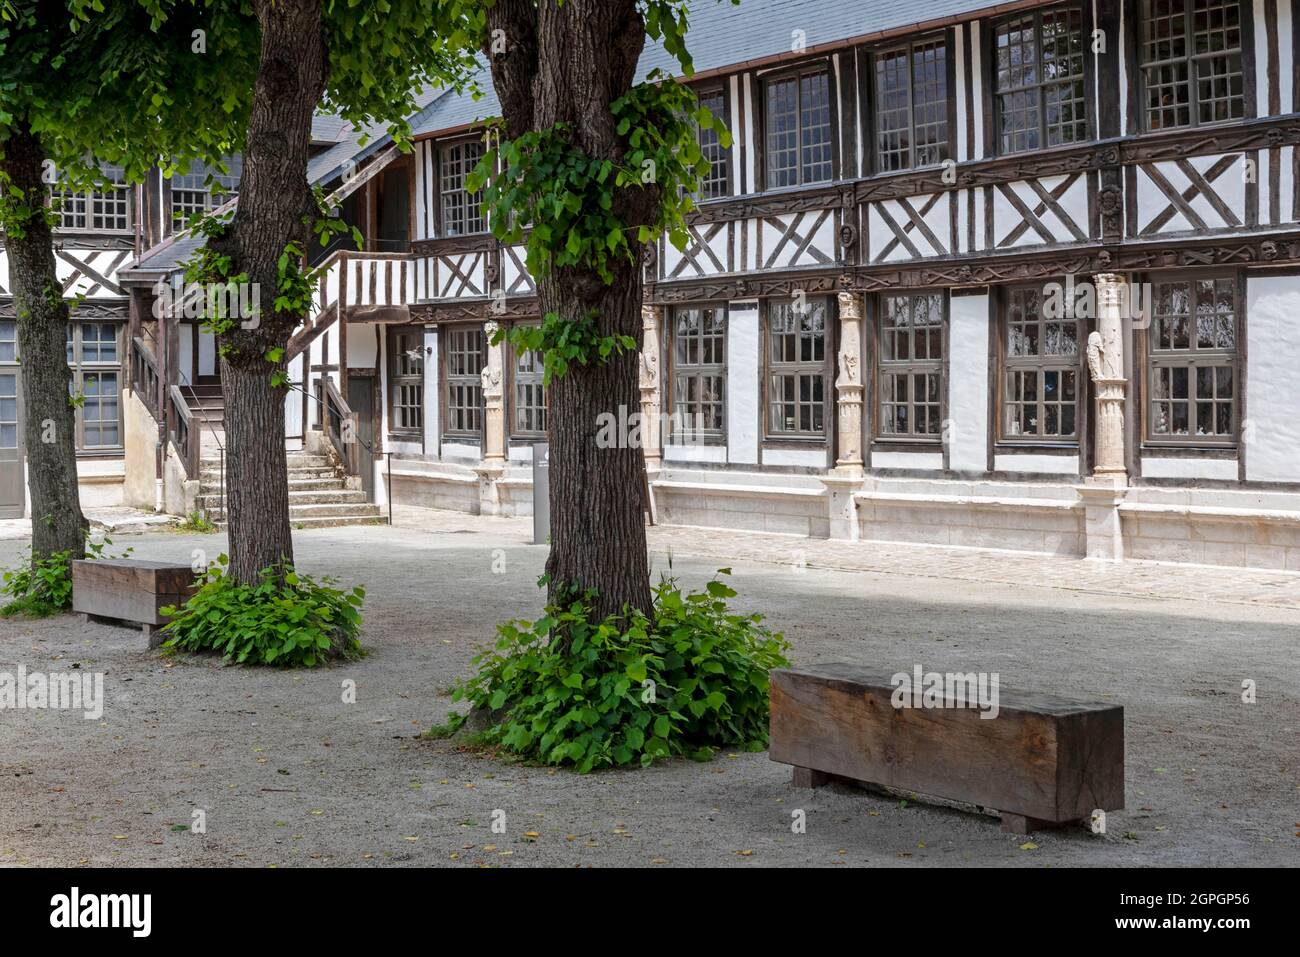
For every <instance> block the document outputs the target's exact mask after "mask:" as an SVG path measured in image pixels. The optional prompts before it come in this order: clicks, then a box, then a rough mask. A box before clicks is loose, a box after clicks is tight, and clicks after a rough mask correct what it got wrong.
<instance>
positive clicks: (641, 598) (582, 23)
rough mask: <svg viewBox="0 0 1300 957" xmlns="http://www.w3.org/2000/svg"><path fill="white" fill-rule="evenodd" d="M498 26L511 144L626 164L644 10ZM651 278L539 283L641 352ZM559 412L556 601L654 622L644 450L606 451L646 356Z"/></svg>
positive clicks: (506, 20)
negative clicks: (557, 130)
mask: <svg viewBox="0 0 1300 957" xmlns="http://www.w3.org/2000/svg"><path fill="white" fill-rule="evenodd" d="M488 26H489V28H500V29H502V30H504V31H505V36H506V37H507V40H508V43H509V44H510V46H509V48H508V50H507V51H506V52H505V54H504V55H497V56H494V58H493V62H492V73H493V84H494V86H495V87H496V90H497V94H498V97H499V99H500V100H501V106H502V116H503V119H504V120H505V123H506V135H507V136H509V137H510V138H512V139H513V138H516V137H518V136H521V135H523V134H524V133H526V132H529V131H531V130H550V129H552V128H553V127H554V126H555V125H556V124H560V123H562V124H565V126H566V127H567V128H568V130H569V136H570V138H571V140H572V142H573V143H574V144H575V145H576V146H578V147H579V148H580V149H582V151H583V152H584V153H586V155H587V156H589V157H592V158H594V159H601V160H604V159H608V160H614V161H618V160H620V159H621V158H622V156H623V153H624V151H625V144H624V142H623V140H622V138H621V137H620V136H619V135H618V130H617V127H616V124H615V121H614V118H613V114H612V113H611V112H610V104H611V103H612V102H613V101H614V100H616V99H618V98H619V97H621V96H623V95H624V94H625V93H627V92H628V90H629V89H631V87H632V83H633V81H634V80H635V78H636V64H637V60H638V59H639V57H640V55H641V49H642V47H643V46H644V45H645V24H644V22H643V21H642V19H641V15H640V13H639V12H638V10H637V4H636V2H635V0H565V2H564V3H557V2H555V0H542V2H540V3H538V4H537V5H536V6H535V7H534V6H533V5H532V4H531V3H529V2H528V0H500V2H499V3H497V4H496V5H494V7H493V8H491V9H490V10H489V12H488ZM657 205H658V192H657V188H656V187H649V188H644V189H635V190H631V189H624V190H622V191H621V192H620V193H619V194H617V195H616V197H615V205H614V210H615V212H617V213H618V214H619V215H620V218H621V219H622V220H623V221H624V222H625V223H627V224H629V225H635V224H638V223H644V222H649V221H650V218H649V211H650V210H652V209H654V208H657ZM637 252H638V253H639V252H640V248H639V247H637ZM641 268H642V267H641V263H640V261H639V258H638V260H637V261H636V262H631V261H629V262H621V263H618V264H616V265H615V267H614V270H613V271H614V274H615V281H614V283H613V284H606V283H605V282H604V281H603V280H602V279H601V277H600V275H599V274H598V273H597V272H596V271H595V270H594V269H585V268H572V267H569V268H564V269H559V270H555V271H553V272H552V273H550V274H549V275H546V276H541V277H538V287H537V288H538V300H539V303H540V307H541V312H542V314H543V315H546V314H548V313H552V312H553V313H556V314H558V315H560V316H561V317H563V318H564V319H568V320H572V321H579V320H582V319H583V318H584V317H586V316H588V315H592V314H594V315H595V316H596V323H597V328H598V334H599V335H601V336H612V335H626V336H632V337H634V338H635V339H636V340H637V342H638V345H639V344H640V340H641V285H642V281H641V278H642V277H641ZM549 402H550V412H549V415H550V421H549V423H548V425H549V432H550V435H549V439H550V444H551V501H550V505H551V554H550V557H549V559H548V560H547V565H546V570H547V572H548V573H549V574H550V576H551V586H550V587H551V596H552V598H554V597H555V596H556V594H557V589H560V588H564V587H577V588H580V589H588V588H594V589H595V590H596V591H597V592H599V596H600V597H599V599H598V600H597V604H596V608H595V614H596V616H597V617H603V616H606V615H611V614H619V613H621V612H622V610H623V608H624V606H630V607H631V608H634V609H638V610H640V611H644V612H649V611H650V608H651V594H650V571H649V563H648V560H647V556H646V536H645V518H644V511H643V507H644V506H643V495H642V488H643V478H642V475H643V471H644V465H643V461H642V454H641V450H640V449H639V448H627V447H625V446H626V445H627V444H628V443H626V442H622V441H620V442H618V443H615V446H616V447H612V448H599V447H597V443H596V436H597V433H598V431H599V419H600V416H601V415H602V414H609V415H612V416H614V417H615V419H616V420H617V421H625V420H626V419H627V417H628V416H631V415H633V414H638V413H639V412H640V392H639V389H638V382H637V357H636V355H635V354H633V353H628V354H626V355H623V356H617V355H611V356H610V358H609V360H608V362H606V363H605V364H595V365H588V366H580V365H576V364H575V365H571V366H570V367H569V370H568V372H567V373H566V374H565V375H564V376H562V377H560V378H559V379H556V380H554V381H553V382H552V384H551V387H550V396H549ZM620 407H622V408H623V409H625V410H626V411H625V412H624V414H623V415H622V416H620V414H619V413H620Z"/></svg>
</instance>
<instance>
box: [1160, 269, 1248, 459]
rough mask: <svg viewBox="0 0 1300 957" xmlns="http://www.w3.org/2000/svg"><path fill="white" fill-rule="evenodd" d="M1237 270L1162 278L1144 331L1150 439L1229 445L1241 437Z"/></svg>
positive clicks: (1194, 443)
mask: <svg viewBox="0 0 1300 957" xmlns="http://www.w3.org/2000/svg"><path fill="white" fill-rule="evenodd" d="M1239 310H1240V302H1239V299H1238V294H1237V280H1236V278H1235V277H1233V276H1213V277H1201V278H1195V279H1169V280H1158V281H1156V282H1155V283H1154V284H1153V288H1152V290H1151V325H1150V327H1149V328H1148V330H1147V354H1148V359H1147V361H1148V370H1147V382H1148V387H1147V391H1148V392H1149V394H1150V401H1149V403H1148V419H1147V438H1148V439H1149V440H1150V441H1153V442H1176V443H1187V444H1193V445H1199V444H1211V445H1231V444H1232V443H1234V442H1235V441H1236V435H1237V414H1236V408H1237V318H1238V312H1239Z"/></svg>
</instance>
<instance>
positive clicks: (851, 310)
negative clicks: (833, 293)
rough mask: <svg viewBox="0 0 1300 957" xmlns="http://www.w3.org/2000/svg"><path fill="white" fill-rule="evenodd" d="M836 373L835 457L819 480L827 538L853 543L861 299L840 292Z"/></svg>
mask: <svg viewBox="0 0 1300 957" xmlns="http://www.w3.org/2000/svg"><path fill="white" fill-rule="evenodd" d="M839 302H840V335H839V340H840V351H839V357H838V362H837V363H836V364H837V366H838V368H839V374H838V375H837V376H836V378H835V421H836V428H837V437H838V445H839V455H838V457H837V458H836V459H835V468H833V469H831V471H830V473H829V474H828V475H826V476H824V477H823V478H822V484H823V485H824V486H825V487H826V504H827V510H828V514H827V520H828V521H827V531H826V534H827V536H828V537H830V538H835V539H842V540H846V541H851V542H855V541H857V540H858V537H859V528H858V506H857V499H856V498H855V496H856V495H857V493H858V492H860V491H861V490H862V483H863V480H864V479H865V473H864V471H863V457H862V400H863V393H864V386H863V382H862V299H861V297H860V296H859V295H858V294H857V293H855V292H850V291H847V290H846V291H844V292H841V293H840V295H839Z"/></svg>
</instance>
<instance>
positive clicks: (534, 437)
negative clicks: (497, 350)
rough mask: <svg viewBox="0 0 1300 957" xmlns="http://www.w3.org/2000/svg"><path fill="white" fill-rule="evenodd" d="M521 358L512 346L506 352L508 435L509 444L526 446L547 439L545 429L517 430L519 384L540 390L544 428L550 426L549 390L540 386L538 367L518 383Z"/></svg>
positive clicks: (522, 323) (520, 324) (525, 324)
mask: <svg viewBox="0 0 1300 957" xmlns="http://www.w3.org/2000/svg"><path fill="white" fill-rule="evenodd" d="M516 325H519V326H528V325H535V323H528V322H521V323H516ZM522 356H523V353H522V352H521V351H520V350H519V349H518V348H516V347H515V346H514V345H511V346H510V347H509V349H507V350H506V358H507V368H508V370H509V374H508V375H507V380H508V382H507V385H508V390H509V396H510V433H509V434H510V441H511V442H517V443H519V444H523V445H527V444H531V443H533V442H545V441H546V437H547V428H542V429H541V430H530V429H521V428H519V391H518V390H519V386H520V385H521V384H525V385H533V384H535V385H537V386H538V387H540V388H541V390H542V405H541V410H542V424H543V425H544V426H546V427H549V425H550V422H549V418H550V390H548V389H547V388H546V387H545V385H543V384H542V375H543V370H542V369H541V367H540V365H539V368H538V369H537V370H536V371H535V372H529V373H527V374H526V375H527V380H526V381H525V382H523V383H521V382H520V378H521V375H523V374H521V373H520V371H519V361H520V359H521V358H522Z"/></svg>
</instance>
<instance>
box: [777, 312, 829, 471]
mask: <svg viewBox="0 0 1300 957" xmlns="http://www.w3.org/2000/svg"><path fill="white" fill-rule="evenodd" d="M813 303H815V304H817V305H820V306H821V307H822V309H823V311H824V313H825V317H824V322H823V326H822V358H821V359H820V360H807V361H803V360H794V361H778V360H776V359H774V358H773V356H772V350H773V347H774V344H775V341H774V333H773V329H772V310H773V308H774V307H780V306H789V305H791V304H790V303H789V302H787V301H786V300H783V299H765V300H763V303H762V316H763V336H762V349H763V370H762V375H763V382H762V389H761V390H760V395H759V398H760V401H761V403H762V407H761V409H760V413H759V414H760V416H761V418H762V423H763V426H762V429H763V431H762V435H763V439H764V443H765V444H767V445H773V444H776V445H789V446H792V447H796V448H802V447H807V446H817V447H825V446H826V445H827V443H828V442H829V441H830V437H831V433H832V432H833V431H834V425H833V423H834V416H835V386H834V382H833V381H832V378H833V377H832V372H831V370H832V369H833V365H832V360H833V358H834V355H835V352H834V349H833V348H832V346H833V344H834V341H835V337H834V325H835V310H834V308H833V302H832V300H831V298H830V297H820V296H819V297H816V298H815V299H812V300H810V301H809V304H810V305H811V304H813ZM782 335H788V333H782ZM811 374H816V375H820V376H821V379H822V428H821V431H820V432H810V431H800V430H795V431H787V430H784V429H774V428H773V427H772V406H773V401H774V399H773V395H772V386H773V381H772V380H773V379H774V378H776V377H777V376H786V375H811Z"/></svg>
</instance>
